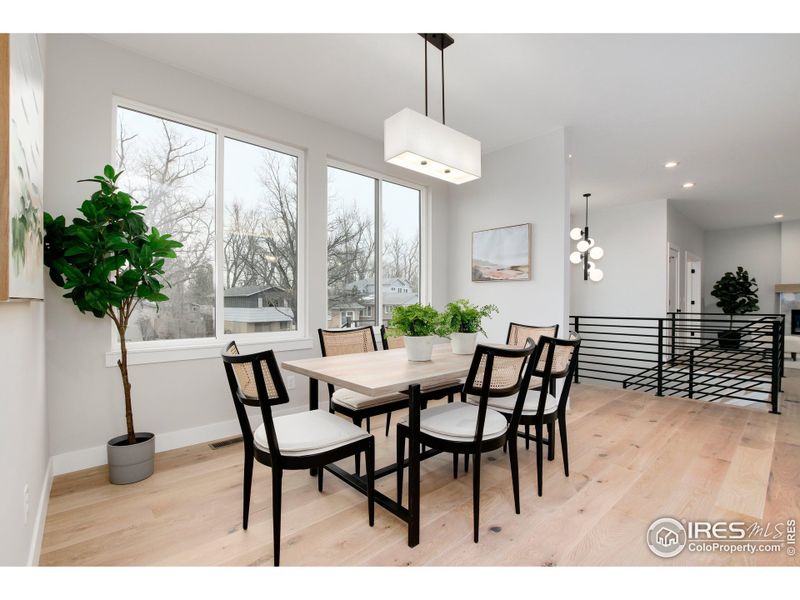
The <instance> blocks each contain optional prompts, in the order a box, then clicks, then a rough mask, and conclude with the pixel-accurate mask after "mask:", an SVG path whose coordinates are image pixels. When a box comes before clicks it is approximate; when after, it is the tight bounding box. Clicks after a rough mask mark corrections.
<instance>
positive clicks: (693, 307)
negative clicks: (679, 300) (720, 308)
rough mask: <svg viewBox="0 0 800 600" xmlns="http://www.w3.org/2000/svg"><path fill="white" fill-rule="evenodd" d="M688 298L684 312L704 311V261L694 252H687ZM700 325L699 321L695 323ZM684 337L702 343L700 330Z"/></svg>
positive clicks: (688, 333)
mask: <svg viewBox="0 0 800 600" xmlns="http://www.w3.org/2000/svg"><path fill="white" fill-rule="evenodd" d="M685 281H686V299H685V300H684V302H685V304H684V308H685V310H684V312H687V313H701V312H703V295H702V294H703V292H702V289H701V282H702V281H703V261H701V260H700V258H698V257H697V256H695V255H694V254H692V253H690V252H687V253H686V276H685ZM695 325H696V326H698V327H699V323H696V324H695ZM684 337H685V338H686V339H687V341H689V342H690V343H692V344H699V343H700V337H701V336H700V332H697V331H689V332H686V334H685V335H684Z"/></svg>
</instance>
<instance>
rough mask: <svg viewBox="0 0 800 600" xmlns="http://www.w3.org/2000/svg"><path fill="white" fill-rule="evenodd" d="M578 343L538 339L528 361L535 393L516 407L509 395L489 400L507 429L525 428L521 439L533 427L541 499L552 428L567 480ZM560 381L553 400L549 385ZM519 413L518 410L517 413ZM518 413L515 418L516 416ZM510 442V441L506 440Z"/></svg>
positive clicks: (552, 443)
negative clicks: (569, 418) (539, 382)
mask: <svg viewBox="0 0 800 600" xmlns="http://www.w3.org/2000/svg"><path fill="white" fill-rule="evenodd" d="M580 345H581V339H580V337H579V336H578V335H577V334H574V333H573V334H571V335H570V339H569V340H559V339H556V338H552V337H547V336H541V337H540V338H539V343H538V344H537V346H536V351H535V352H534V354H533V358H532V359H531V361H530V366H531V368H530V376H531V379H533V378H534V377H539V378H540V379H541V380H542V385H541V386H540V388H539V391H538V393H533V394H530V395H528V396H527V397H526V398H525V400H524V402H523V404H522V406H521V407H520V406H518V404H517V397H516V396H514V395H513V394H510V395H507V396H505V397H497V396H496V397H492V398H490V399H489V407H490V408H492V409H494V410H496V411H498V412H499V413H501V414H503V416H505V417H506V420H507V421H508V423H509V425H511V424H512V423H513V422H514V421H515V420H517V424H518V425H520V424H521V425H525V426H526V433H525V435H524V436H523V437H525V439H526V443H527V440H529V439H530V434H529V433H528V431H529V428H530V426H533V427H534V430H535V437H534V438H533V440H534V441H535V442H536V477H537V490H538V493H539V496H541V495H542V467H543V459H544V457H543V455H542V452H543V447H544V444H547V459H548V460H549V461H551V460H553V459H554V458H555V425H556V423H558V432H559V434H560V437H561V453H562V456H563V459H564V475H566V476H567V477H569V451H568V448H567V400H568V399H569V391H570V387H571V386H572V379H573V376H574V375H575V369H576V368H577V364H578V352H579V349H580ZM560 378H563V379H564V384H563V386H562V388H561V393H560V394H559V395H558V397H556V395H555V394H553V393H551V391H550V390H551V383H553V382H554V381H555V380H556V379H560ZM467 401H468V402H470V403H471V404H473V405H475V404H477V403H478V402H479V399H478V398H477V397H475V396H472V397H470V398H468V400H467ZM520 409H521V410H520ZM518 411H519V414H518ZM545 427H547V441H545V440H544V438H543V430H544V428H545ZM509 441H510V438H509Z"/></svg>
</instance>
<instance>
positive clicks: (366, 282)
mask: <svg viewBox="0 0 800 600" xmlns="http://www.w3.org/2000/svg"><path fill="white" fill-rule="evenodd" d="M393 283H400V285H401V287H407V288H410V287H411V284H410V283H409V282H408V281H406V280H405V279H400V278H399V277H389V278H387V279H384V280H383V284H382V285H383V287H391V285H392V284H393ZM371 285H375V280H373V279H359V280H358V281H353V282H351V283H348V284H347V285H345V286H344V287H345V289H348V290H349V289H352V288H356V289H359V290H362V289H366V287H367V286H371ZM395 287H397V286H395Z"/></svg>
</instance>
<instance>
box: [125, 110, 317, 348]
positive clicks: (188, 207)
mask: <svg viewBox="0 0 800 600" xmlns="http://www.w3.org/2000/svg"><path fill="white" fill-rule="evenodd" d="M116 114H117V121H116V143H115V159H116V164H117V167H118V168H119V169H120V170H122V171H124V173H123V175H122V176H121V178H120V181H119V183H120V185H121V186H122V187H123V188H125V189H127V190H130V192H131V193H132V195H133V197H134V198H136V200H137V201H139V202H140V203H141V204H144V205H145V206H146V207H147V210H146V214H145V218H146V220H147V222H148V224H150V225H151V226H154V227H156V228H158V229H159V231H162V232H165V233H170V234H172V236H173V237H174V238H175V239H177V240H178V241H179V242H181V243H182V244H183V247H182V248H181V249H180V250H178V257H177V259H176V260H171V261H167V263H166V269H167V272H166V276H165V279H166V280H167V282H168V283H169V287H168V288H167V289H166V290H165V293H166V294H167V295H168V296H169V298H170V299H169V301H167V302H163V303H161V304H159V305H158V306H156V305H155V304H150V303H146V302H145V303H141V304H140V305H139V307H138V308H137V312H136V315H135V316H134V318H133V319H132V323H131V325H130V327H129V330H128V338H129V339H130V340H131V341H134V342H136V341H156V340H190V339H202V338H219V337H222V336H224V335H226V334H233V335H236V336H237V337H239V336H240V335H241V334H246V333H270V332H292V331H297V330H298V325H299V323H298V319H299V317H300V315H301V314H302V311H301V310H300V309H299V307H298V299H299V297H300V296H299V294H298V283H299V281H300V277H299V260H300V255H299V253H298V248H299V246H300V245H299V243H298V232H299V231H300V229H299V222H298V207H299V206H300V202H299V197H298V196H299V185H298V182H299V181H301V180H302V179H301V178H300V177H299V172H300V170H301V167H302V161H301V158H300V153H299V152H298V153H292V152H291V150H290V149H286V148H283V147H278V146H277V145H275V144H271V143H268V142H264V141H263V140H254V139H250V138H247V137H246V136H244V135H239V134H237V133H235V132H229V131H227V130H224V129H223V128H220V127H216V126H212V125H207V124H197V123H194V122H192V121H191V120H190V119H182V118H180V117H176V116H174V115H163V114H159V111H155V110H151V109H148V108H143V107H139V106H136V105H133V103H123V102H121V103H120V104H119V105H118V106H117V109H116ZM220 315H221V316H222V318H220Z"/></svg>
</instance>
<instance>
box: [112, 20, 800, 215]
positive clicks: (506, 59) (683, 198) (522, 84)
mask: <svg viewBox="0 0 800 600" xmlns="http://www.w3.org/2000/svg"><path fill="white" fill-rule="evenodd" d="M98 37H100V38H101V39H103V40H105V41H107V42H110V43H112V44H116V45H119V46H122V47H125V48H127V49H130V50H132V51H135V52H138V53H140V54H144V55H146V56H149V57H152V58H155V59H157V60H160V61H163V62H165V63H168V64H171V65H173V66H176V67H179V68H182V69H185V70H188V71H192V72H194V73H197V74H199V75H202V76H204V77H207V78H209V79H213V80H215V81H218V82H220V83H224V84H226V85H228V86H230V87H233V88H236V89H239V90H242V91H244V92H247V93H249V94H253V95H256V96H259V97H263V98H265V99H268V100H270V101H273V102H275V103H277V104H281V105H284V106H287V107H291V108H293V109H294V110H298V111H300V112H303V113H306V114H309V115H313V116H315V117H317V118H319V119H322V120H324V121H328V122H330V123H334V124H336V125H339V126H342V127H345V128H347V129H351V130H354V131H357V132H359V133H362V134H364V135H366V136H369V137H371V138H375V139H381V136H382V133H383V129H382V128H383V120H384V119H385V118H386V117H387V116H389V115H391V114H394V113H395V112H397V111H398V110H400V109H401V108H403V107H406V106H410V107H412V108H415V109H417V110H420V111H422V110H423V108H424V104H423V101H424V100H423V98H424V97H423V48H424V45H423V41H422V38H420V37H419V36H417V35H416V34H404V35H398V34H354V35H350V34H348V35H342V34H330V35H318V34H313V35H312V34H247V35H244V34H239V35H233V34H226V35H216V34H113V35H99V36H98ZM453 37H454V38H455V40H456V43H455V44H454V45H453V46H451V47H450V48H448V49H447V51H446V64H445V66H446V73H445V74H446V84H447V123H448V125H451V126H453V127H455V128H457V129H459V130H462V131H464V132H465V133H467V134H469V135H471V136H473V137H476V138H478V139H479V140H481V142H482V143H483V148H484V152H490V151H492V150H496V149H498V148H502V147H504V146H508V145H510V144H513V143H515V142H518V141H521V140H524V139H526V138H530V137H532V136H536V135H539V134H542V133H545V132H548V131H551V130H553V129H555V128H559V127H566V128H567V130H568V132H569V133H568V135H569V138H568V139H569V149H570V152H571V153H572V154H573V158H572V159H571V163H572V164H571V166H572V168H571V189H572V194H573V196H574V199H573V205H574V206H579V205H580V203H581V198H580V194H581V193H583V192H585V191H586V192H592V200H593V203H594V204H595V205H596V206H598V205H601V204H607V205H610V204H625V203H631V202H638V201H642V200H650V199H657V198H670V199H673V200H674V201H675V203H676V205H677V206H678V207H679V209H680V210H681V211H682V212H684V213H685V214H686V215H687V216H689V217H690V218H692V219H694V220H695V221H696V222H697V223H698V224H699V225H701V226H702V227H704V228H706V229H722V228H729V227H736V226H742V225H751V224H757V223H770V222H773V217H772V215H773V214H775V213H779V212H780V213H784V214H785V215H786V219H787V220H789V219H797V218H800V184H798V181H799V179H798V174H799V173H800V68H798V66H797V65H798V63H797V60H798V57H799V56H800V35H583V34H581V35H567V34H564V35H561V34H559V35H521V34H520V35H497V34H453ZM438 64H439V63H438V56H435V55H434V54H433V53H431V54H430V74H431V79H430V81H431V92H432V94H431V103H432V104H431V105H432V108H431V116H434V117H438V116H439V114H440V113H439V106H440V102H441V99H440V95H439V85H440V80H439V69H438ZM667 160H678V161H680V163H681V164H680V165H679V166H678V167H677V168H676V169H672V170H667V169H665V168H664V167H663V164H664V162H665V161H667ZM521 176H523V175H521ZM685 181H693V182H695V183H696V187H695V188H694V189H692V190H684V189H682V188H681V184H682V183H684V182H685ZM466 185H469V184H466Z"/></svg>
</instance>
